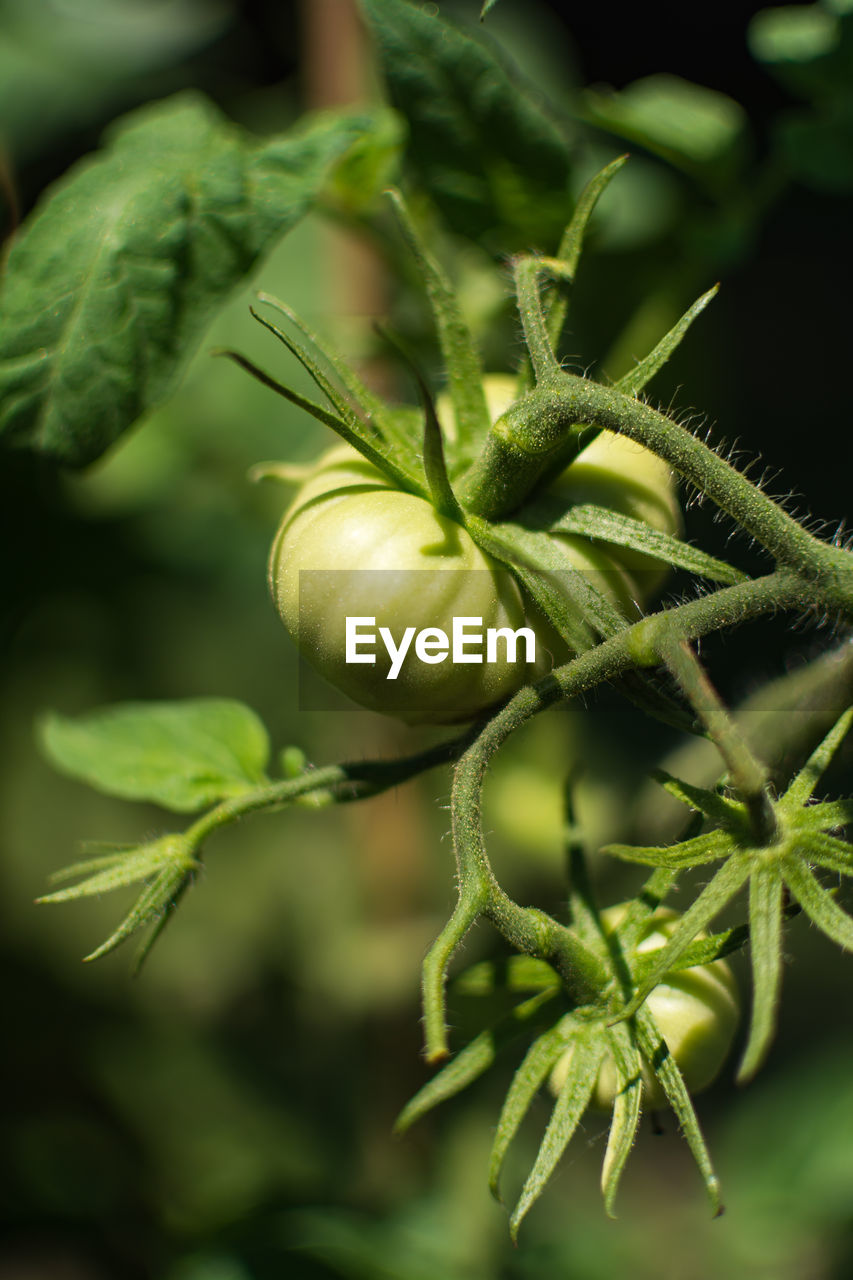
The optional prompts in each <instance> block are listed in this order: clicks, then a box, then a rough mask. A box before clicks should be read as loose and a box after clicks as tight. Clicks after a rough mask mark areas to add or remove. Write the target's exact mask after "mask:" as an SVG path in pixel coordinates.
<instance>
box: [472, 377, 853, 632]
mask: <svg viewBox="0 0 853 1280" xmlns="http://www.w3.org/2000/svg"><path fill="white" fill-rule="evenodd" d="M524 404H525V402H524V401H521V402H519V406H516V409H518V408H519V407H520V406H524ZM528 412H529V419H528V422H527V423H526V424H525V423H524V422H523V421H521V420H520V419H519V417H518V414H517V413H516V415H515V416H514V417H512V418H510V415H508V414H505V415H504V416H503V417H502V418H499V419H498V421H497V422H496V423H495V424H494V426H493V427H492V431H491V432H490V434H489V437H488V440H487V443H486V447H485V449H484V453H483V456H482V457H481V459H480V463H479V465H478V466H477V467H476V468H475V469H472V472H471V473H470V474H469V476H468V477H466V481H465V483H464V485H463V486H462V488H461V490H460V498H461V500H462V502H463V503H464V505H465V506H467V508H468V509H469V510H471V511H473V512H475V513H476V514H477V515H481V516H484V517H485V518H486V519H489V520H497V519H501V518H503V517H504V516H507V515H509V514H510V512H512V511H513V510H514V509H515V508H516V507H517V506H518V505H519V504H520V503H521V502H522V501H523V500H524V499H525V498H526V497H527V496H528V494H529V493H530V491H531V488H532V485H531V477H532V476H534V475H536V476H537V478H540V477H541V475H542V474H543V473H544V471H545V470H546V468H547V465H548V462H549V460H550V459H551V458H552V457H553V456H555V455H556V454H558V452H559V449H560V443H561V440H560V439H559V438H558V435H559V432H560V431H562V439H563V440H565V439H566V438H567V436H568V433H569V431H570V430H571V428H572V426H577V425H578V424H586V425H596V426H599V427H605V428H607V429H608V430H610V431H615V432H619V433H621V434H623V435H626V436H628V437H629V438H630V439H632V440H636V441H637V442H638V443H639V444H642V445H644V446H645V447H646V448H648V449H650V450H651V451H652V452H653V453H656V454H657V455H658V456H659V457H661V458H663V459H664V460H665V461H666V462H668V463H669V464H670V466H672V467H673V469H674V470H675V471H677V472H678V474H679V475H680V476H682V477H683V478H684V479H685V480H687V481H688V483H690V484H691V485H693V486H695V488H696V489H698V490H699V492H700V493H703V494H706V495H707V496H708V497H709V498H710V499H711V500H712V501H713V502H715V503H716V504H717V506H718V507H720V509H721V510H722V511H725V512H726V513H727V514H728V515H730V516H731V517H732V519H733V520H735V521H736V523H737V524H739V525H740V527H741V528H742V529H743V530H744V532H746V533H748V534H750V535H751V536H752V537H753V538H755V540H756V541H757V542H758V543H760V545H761V546H763V547H764V548H765V549H766V550H767V551H768V552H769V553H770V554H771V555H772V556H773V558H774V559H775V560H777V561H778V562H779V563H780V564H783V565H786V566H789V567H790V568H793V569H795V570H796V571H797V572H798V573H801V574H803V575H804V576H805V577H807V578H819V579H820V580H821V581H822V583H823V584H824V586H825V588H826V590H827V591H828V593H829V594H828V595H827V602H828V603H831V605H832V607H833V608H838V609H841V610H842V611H843V612H844V613H845V615H846V616H848V617H851V616H853V575H851V572H850V570H851V567H853V557H851V555H850V553H849V552H846V551H843V550H841V549H840V548H838V547H832V546H829V545H827V544H826V543H824V542H821V541H820V540H819V539H818V538H815V537H814V536H813V535H812V534H810V533H809V532H807V530H805V529H804V528H803V527H802V526H801V525H800V524H798V523H797V521H796V520H794V519H793V518H792V517H791V516H789V515H788V514H787V512H786V511H784V510H783V509H782V508H781V507H780V506H779V505H778V504H777V503H776V502H774V501H773V500H772V498H769V497H767V495H766V494H764V493H762V492H761V490H760V489H758V488H756V486H755V485H754V484H752V482H751V481H750V480H748V479H747V478H746V476H744V475H742V474H741V473H740V472H739V471H737V470H735V468H734V467H732V466H731V465H730V464H729V463H728V462H726V461H725V459H724V458H721V457H720V456H719V455H718V454H716V453H714V451H713V450H712V449H709V448H708V446H707V445H706V444H704V443H703V442H702V441H701V440H699V439H697V438H696V437H695V436H694V435H692V434H691V433H690V432H689V431H687V430H686V428H684V427H682V426H680V425H679V424H678V423H677V422H673V421H672V419H671V418H667V417H666V415H665V414H662V413H659V412H658V411H657V410H656V409H653V408H651V406H649V405H646V404H642V403H641V402H640V401H638V400H634V399H632V398H631V397H629V396H626V395H623V394H621V393H620V392H618V391H615V390H613V389H611V388H609V387H604V386H601V385H600V384H599V383H597V382H592V381H591V380H590V379H587V378H579V377H577V376H575V375H574V374H568V373H562V374H561V375H560V384H559V386H557V385H554V384H550V385H549V386H548V387H547V388H545V389H542V390H541V391H539V392H536V393H533V395H532V396H531V397H529V408H528ZM543 428H547V429H546V430H543ZM507 444H511V445H512V449H511V450H510V451H508V450H507V447H506V446H507ZM519 451H524V452H526V454H527V466H526V467H525V468H524V469H523V470H522V471H520V472H519V471H516V474H515V475H513V474H512V473H511V471H508V468H511V467H512V463H513V457H512V454H513V453H518V452H519ZM539 460H541V465H540V466H539V467H538V472H537V466H536V462H537V461H539ZM534 483H535V481H534Z"/></svg>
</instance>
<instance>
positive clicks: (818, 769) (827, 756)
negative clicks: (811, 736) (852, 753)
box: [784, 707, 853, 808]
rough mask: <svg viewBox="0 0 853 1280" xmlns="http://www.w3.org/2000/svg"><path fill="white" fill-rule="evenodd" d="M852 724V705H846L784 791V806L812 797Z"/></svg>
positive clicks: (804, 801)
mask: <svg viewBox="0 0 853 1280" xmlns="http://www.w3.org/2000/svg"><path fill="white" fill-rule="evenodd" d="M851 724H853V707H848V709H847V710H846V711H845V712H844V714H843V715H842V716H839V718H838V720H837V721H836V722H835V724H834V725H833V726H832V728H831V729H830V731H829V733H828V734H827V735H826V737H825V738H824V739H823V741H822V742H821V743H820V744H819V745H818V746H817V747H816V748H815V749H814V751H813V752H812V754H811V755H810V756H809V758H808V760H807V761H806V763H805V764H804V765H803V767H802V769H801V770H800V772H799V773H798V774H797V776H796V778H794V780H793V782H792V783H791V784H790V786H789V787H788V789H787V791H786V792H785V797H784V800H785V807H786V808H787V807H788V806H789V805H790V806H791V807H794V806H795V805H796V806H801V805H804V804H806V803H807V801H809V800H810V799H811V797H812V793H813V792H814V789H815V787H816V786H817V784H818V782H819V781H820V779H821V777H822V776H823V775H824V774H825V773H826V771H827V769H828V768H829V765H830V762H831V760H832V757H833V756H834V755H835V753H836V751H837V750H838V748H839V747H840V746H841V743H842V742H843V741H844V739H845V737H846V736H847V734H848V733H849V731H850V725H851Z"/></svg>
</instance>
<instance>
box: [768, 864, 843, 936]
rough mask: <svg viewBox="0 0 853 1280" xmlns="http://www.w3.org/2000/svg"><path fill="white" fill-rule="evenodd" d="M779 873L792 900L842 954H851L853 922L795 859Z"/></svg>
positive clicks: (806, 868)
mask: <svg viewBox="0 0 853 1280" xmlns="http://www.w3.org/2000/svg"><path fill="white" fill-rule="evenodd" d="M782 874H783V876H784V878H785V883H786V884H787V885H788V887H789V889H790V890H791V892H792V893H793V894H794V897H795V898H796V899H797V901H798V902H799V904H800V906H801V907H802V908H803V911H805V913H806V915H807V916H808V917H809V919H810V920H812V921H813V922H814V923H815V924H816V925H817V927H818V928H819V929H820V930H821V932H822V933H825V934H826V936H827V937H828V938H829V939H831V941H832V942H834V943H836V944H837V945H838V946H839V947H841V948H842V949H843V950H844V951H853V919H851V918H850V916H848V914H847V912H846V911H842V910H841V907H839V905H838V903H837V902H836V901H835V898H834V897H833V896H832V894H831V893H830V892H829V891H828V890H827V889H824V887H823V885H822V884H821V883H820V881H819V880H817V879H816V878H815V876H814V875H813V874H812V873H811V871H809V869H808V867H805V866H803V864H802V862H800V860H799V859H798V858H786V859H785V862H784V865H783V869H782Z"/></svg>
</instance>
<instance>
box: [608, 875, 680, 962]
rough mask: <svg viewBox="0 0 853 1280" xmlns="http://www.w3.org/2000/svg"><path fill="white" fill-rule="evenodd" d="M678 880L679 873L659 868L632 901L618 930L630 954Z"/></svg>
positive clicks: (620, 938)
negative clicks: (648, 922)
mask: <svg viewBox="0 0 853 1280" xmlns="http://www.w3.org/2000/svg"><path fill="white" fill-rule="evenodd" d="M676 879H677V872H675V871H674V870H672V869H671V868H668V867H659V868H658V869H657V870H656V871H653V872H652V874H651V875H650V876H649V878H648V880H647V881H646V883H645V884H644V885H643V887H642V889H641V890H640V892H639V893H638V894H637V895H636V897H635V898H634V899H633V900H632V902H631V904H630V906H629V907H628V910H627V911H626V913H625V917H624V919H623V920H622V923H621V924H620V926H619V930H618V937H619V940H620V942H621V943H622V945H623V946H624V947H625V949H626V950H627V951H628V952H633V950H634V948H635V947H636V945H637V943H638V942H639V941H640V939H641V938H642V936H643V932H644V930H645V927H646V922H647V921H648V920H649V919H650V917H651V916H653V915H654V913H655V912H656V911H657V909H658V907H659V906H660V905H661V904H662V903H663V902H664V900H665V899H666V898H667V897H668V896H669V894H670V893H671V892H672V890H673V888H674V886H675V882H676ZM611 936H612V935H611Z"/></svg>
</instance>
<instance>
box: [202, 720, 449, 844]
mask: <svg viewBox="0 0 853 1280" xmlns="http://www.w3.org/2000/svg"><path fill="white" fill-rule="evenodd" d="M470 740H471V734H470V731H469V732H468V733H465V734H462V735H461V736H460V737H458V738H452V739H451V740H450V741H449V742H440V743H438V744H437V745H436V746H434V747H428V748H427V749H426V750H425V751H419V752H417V753H416V754H414V755H411V756H403V757H402V758H401V759H399V760H360V761H358V762H356V763H352V764H347V763H344V764H333V765H327V766H326V767H325V768H322V769H313V770H311V771H310V772H307V773H303V774H301V775H300V776H299V777H298V778H288V779H286V780H285V781H283V782H271V783H269V784H267V785H266V786H262V787H256V788H254V789H253V790H252V791H247V792H245V793H244V794H243V795H239V796H233V797H232V798H231V799H229V800H223V801H222V803H221V804H218V805H216V806H215V808H213V809H210V810H208V812H207V813H205V814H202V816H201V817H200V818H199V819H198V820H197V821H196V822H194V823H193V824H192V826H190V827H188V828H187V831H186V832H185V835H186V838H187V839H188V840H189V841H190V844H191V845H192V847H193V848H195V849H198V848H199V847H200V846H201V845H202V844H203V843H204V841H205V840H206V839H207V837H208V836H210V835H212V833H213V832H214V831H217V830H219V828H220V827H225V826H228V825H230V823H232V822H238V821H239V820H240V819H241V818H245V817H247V816H248V815H249V814H250V813H260V812H267V813H273V812H275V811H276V810H277V809H283V808H284V807H285V806H287V805H289V804H294V803H296V802H298V801H299V800H301V799H304V798H305V797H307V796H311V797H312V798H317V797H319V796H323V795H325V796H328V797H329V798H330V799H333V800H335V801H336V802H338V803H339V804H343V803H348V802H351V801H355V800H365V799H368V798H369V797H370V796H376V795H379V794H380V793H381V792H383V791H389V790H390V789H391V788H392V787H396V786H399V784H400V783H401V782H407V781H408V780H409V779H410V778H414V777H416V776H417V775H418V774H420V773H426V771H427V770H428V769H434V768H436V766H438V765H442V764H449V763H450V762H451V761H453V760H456V759H457V758H458V757H459V755H460V754H461V753H462V752H463V751H464V750H465V747H466V746H467V745H468V743H469V742H470Z"/></svg>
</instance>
